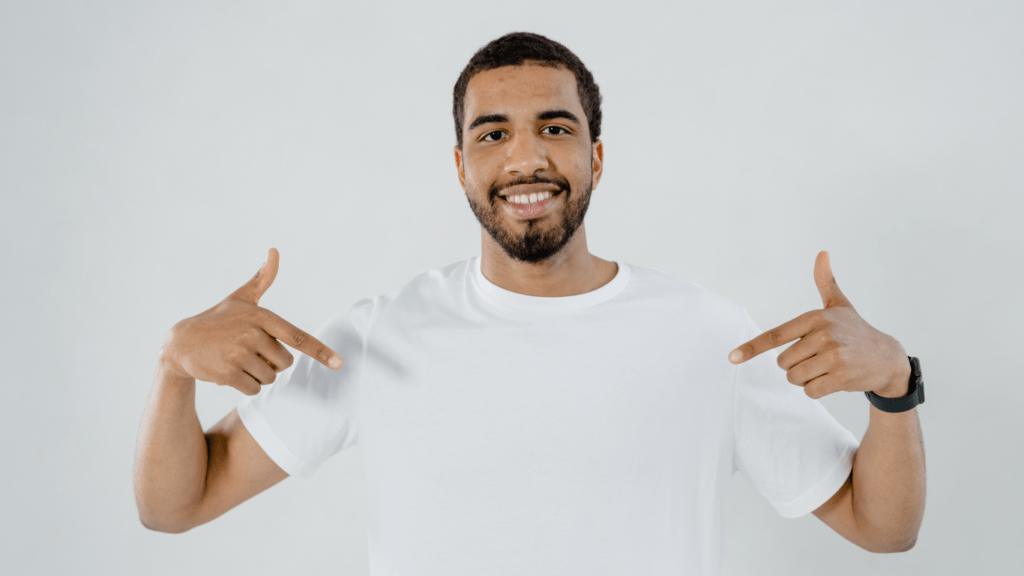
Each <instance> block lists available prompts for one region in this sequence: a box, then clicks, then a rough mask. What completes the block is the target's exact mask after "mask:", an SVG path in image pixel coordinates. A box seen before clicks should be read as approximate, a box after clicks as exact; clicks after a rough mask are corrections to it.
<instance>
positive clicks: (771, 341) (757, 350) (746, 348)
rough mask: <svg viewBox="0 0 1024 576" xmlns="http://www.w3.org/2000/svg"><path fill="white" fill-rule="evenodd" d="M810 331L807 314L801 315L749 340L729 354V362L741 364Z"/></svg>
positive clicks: (811, 328)
mask: <svg viewBox="0 0 1024 576" xmlns="http://www.w3.org/2000/svg"><path fill="white" fill-rule="evenodd" d="M812 331H813V327H812V326H811V325H810V317H809V316H808V315H807V314H801V315H800V316H797V317H796V318H794V319H792V320H790V321H789V322H786V323H785V324H780V325H779V326H776V327H775V328H772V329H771V330H768V331H767V332H764V333H762V334H760V335H758V336H757V337H756V338H754V339H753V340H749V341H747V342H746V343H744V344H741V345H740V346H739V347H737V348H736V349H735V350H733V351H732V352H730V353H729V362H732V363H733V364H742V363H744V362H746V361H747V360H750V359H751V358H754V357H755V356H758V355H759V354H761V353H763V352H767V351H768V350H771V349H772V348H778V347H779V346H782V345H783V344H788V343H789V342H792V341H793V340H796V339H798V338H803V337H804V336H806V335H808V334H810V333H811V332H812Z"/></svg>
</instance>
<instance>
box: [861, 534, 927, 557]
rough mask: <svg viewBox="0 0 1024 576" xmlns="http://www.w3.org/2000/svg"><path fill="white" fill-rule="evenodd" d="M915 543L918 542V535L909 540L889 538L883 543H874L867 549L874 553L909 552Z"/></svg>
mask: <svg viewBox="0 0 1024 576" xmlns="http://www.w3.org/2000/svg"><path fill="white" fill-rule="evenodd" d="M915 544H917V536H914V537H913V538H911V539H909V540H888V541H886V542H882V543H874V544H873V545H872V546H871V547H869V548H865V550H867V551H868V552H872V553H874V554H895V553H899V552H908V551H910V550H911V549H912V548H913V547H914V545H915Z"/></svg>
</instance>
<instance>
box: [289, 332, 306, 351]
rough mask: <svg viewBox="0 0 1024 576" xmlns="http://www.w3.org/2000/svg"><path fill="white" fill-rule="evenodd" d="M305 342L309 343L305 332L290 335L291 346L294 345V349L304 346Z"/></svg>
mask: <svg viewBox="0 0 1024 576" xmlns="http://www.w3.org/2000/svg"><path fill="white" fill-rule="evenodd" d="M306 342H309V336H306V333H305V332H302V331H298V332H293V333H292V344H294V345H295V347H296V348H301V347H303V346H305V345H306Z"/></svg>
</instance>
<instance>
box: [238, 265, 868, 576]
mask: <svg viewBox="0 0 1024 576" xmlns="http://www.w3.org/2000/svg"><path fill="white" fill-rule="evenodd" d="M618 266H619V270H618V274H617V275H616V276H615V278H614V279H613V280H612V281H611V282H609V283H608V284H606V285H604V286H602V287H601V288H598V289H597V290H594V291H592V292H588V293H586V294H580V295H577V296H567V297H559V298H544V297H536V296H526V295H523V294H518V293H515V292H510V291H508V290H504V289H502V288H500V287H498V286H497V285H495V284H493V283H491V282H490V281H489V280H487V279H486V278H485V277H484V276H483V274H482V273H481V271H480V257H479V256H476V257H473V258H469V259H467V260H464V261H462V262H457V263H454V264H451V265H449V266H447V267H445V268H442V269H440V270H429V271H426V272H424V273H422V274H420V275H419V276H416V277H415V278H413V279H412V280H411V281H410V282H408V283H407V284H405V285H404V286H402V287H401V288H398V289H397V290H394V291H393V292H390V293H388V294H385V295H381V296H377V297H375V298H368V299H365V300H361V301H359V302H357V303H356V304H355V305H354V306H353V307H352V308H351V310H349V311H348V312H347V313H344V314H339V315H337V316H334V317H333V318H331V319H330V320H328V321H327V322H326V323H325V324H324V325H323V326H322V327H321V328H320V329H319V330H318V331H317V332H316V337H317V338H319V339H320V340H321V341H322V342H324V343H325V344H327V345H328V346H331V347H332V348H333V349H334V350H336V351H337V352H338V353H339V354H340V355H341V357H342V359H343V361H344V366H343V367H342V368H341V369H340V370H338V371H337V372H335V371H331V370H329V369H327V368H326V367H324V366H323V365H322V364H320V363H319V362H316V361H314V360H312V359H311V358H309V357H308V356H305V355H303V354H296V360H295V364H294V365H293V366H292V367H291V368H289V369H288V370H287V371H285V372H283V373H282V374H281V375H280V377H279V378H278V380H277V382H276V383H275V384H273V385H271V386H267V387H264V389H263V391H262V392H260V394H258V395H257V396H252V397H246V398H244V399H243V400H242V402H241V403H240V404H239V406H238V412H239V414H240V416H241V419H242V422H243V423H244V424H245V426H246V428H247V429H248V430H249V432H250V433H251V434H252V436H253V437H254V438H255V439H256V441H257V442H258V443H259V444H260V446H262V447H263V449H264V450H265V451H266V453H267V454H268V455H269V456H270V458H272V459H273V460H274V462H276V463H277V464H278V465H279V466H280V467H281V468H282V469H284V470H285V471H286V472H288V473H289V474H291V475H293V476H300V477H306V476H309V475H311V474H313V473H314V472H315V471H316V470H317V468H319V467H320V465H321V464H323V462H324V461H325V460H327V459H328V458H330V457H331V456H333V455H334V454H337V453H338V452H339V451H341V450H344V449H345V448H347V447H349V446H353V445H358V446H359V447H360V453H361V454H360V455H361V457H362V462H363V467H364V472H365V475H366V476H365V481H366V490H367V498H368V501H367V510H368V540H369V559H370V574H371V576H433V575H438V576H441V575H443V576H458V575H474V576H475V575H505V574H508V575H516V576H521V575H525V574H529V575H531V576H541V575H547V574H551V575H559V576H565V575H575V574H581V575H583V574H585V575H588V576H590V575H601V574H609V575H616V576H621V575H622V574H644V575H646V576H670V575H671V576H681V575H697V574H700V575H717V574H719V573H720V572H721V565H722V552H723V535H724V529H725V527H724V520H725V518H726V511H727V504H728V496H729V492H730V479H731V477H732V475H733V473H735V472H736V471H737V470H738V471H740V472H741V473H742V474H743V476H745V477H746V478H747V479H748V480H749V481H750V482H751V484H753V486H754V487H755V488H756V489H757V491H758V492H760V493H761V494H762V495H764V496H765V497H766V498H767V499H768V501H769V502H771V504H772V505H773V506H774V507H775V509H776V510H778V512H779V514H780V515H782V516H783V517H785V518H796V517H799V516H803V515H805V514H807V513H809V512H811V511H813V510H814V509H816V508H817V507H818V506H820V505H821V504H823V503H824V502H825V501H827V500H828V499H829V498H830V497H831V496H832V495H833V494H834V493H835V492H836V491H837V490H838V489H839V488H840V487H841V486H842V485H843V483H844V482H845V481H846V478H847V477H848V476H849V474H850V471H851V470H852V469H853V457H854V453H855V452H856V450H857V448H858V447H859V445H860V444H859V442H858V441H857V439H856V438H855V437H854V436H853V434H852V433H850V431H849V430H847V429H846V428H844V427H843V426H842V425H841V424H839V422H837V421H836V420H835V419H834V418H833V417H832V416H831V415H830V414H829V413H828V411H827V410H825V408H824V407H823V406H822V405H821V404H820V403H819V402H818V401H816V400H812V399H811V398H809V397H808V396H807V395H806V394H805V393H804V391H803V389H802V388H801V387H799V386H794V385H793V384H790V383H789V381H787V380H786V374H785V372H784V371H783V370H782V369H781V368H779V366H778V365H777V364H776V359H777V357H778V352H777V351H776V350H771V351H769V352H766V353H763V354H761V355H760V356H758V357H756V358H754V359H752V360H748V361H747V362H745V363H743V364H740V365H738V366H737V365H734V364H732V363H730V362H729V361H728V359H727V356H728V354H729V352H730V351H731V350H732V349H734V348H736V347H737V346H739V345H740V344H742V343H744V342H746V341H747V340H750V339H751V338H753V337H754V336H756V335H758V334H760V333H761V330H760V328H758V327H757V326H756V325H755V324H754V322H753V321H752V320H751V319H750V316H749V315H748V314H747V312H746V310H745V309H744V308H743V307H741V306H739V305H737V304H735V303H733V302H732V301H730V300H728V299H727V298H725V297H723V296H719V295H717V294H714V293H712V292H710V291H708V290H707V289H705V288H703V287H701V286H698V285H695V284H693V283H689V282H681V281H678V280H676V279H673V278H672V277H670V276H668V275H667V274H665V273H664V272H661V271H658V270H655V269H651V268H643V267H639V266H630V265H628V264H624V263H619V265H618Z"/></svg>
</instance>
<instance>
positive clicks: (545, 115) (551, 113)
mask: <svg viewBox="0 0 1024 576" xmlns="http://www.w3.org/2000/svg"><path fill="white" fill-rule="evenodd" d="M555 118H564V119H566V120H570V121H572V122H575V123H576V125H577V126H579V125H580V119H579V118H577V117H576V115H575V114H573V113H572V112H569V111H568V110H545V111H543V112H541V113H540V114H537V120H553V119H555ZM491 122H496V123H497V122H508V116H506V115H504V114H485V115H483V116H477V117H476V119H475V120H473V122H472V123H471V124H470V125H469V131H472V130H473V129H474V128H476V127H477V126H480V125H483V124H489V123H491Z"/></svg>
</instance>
